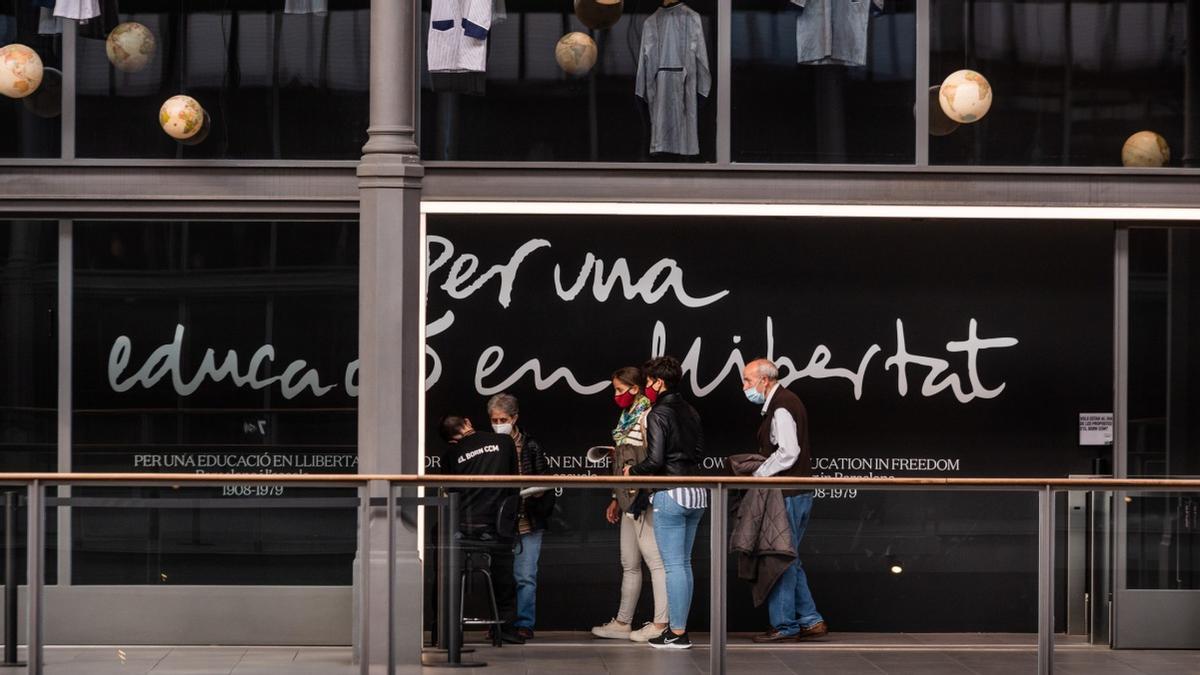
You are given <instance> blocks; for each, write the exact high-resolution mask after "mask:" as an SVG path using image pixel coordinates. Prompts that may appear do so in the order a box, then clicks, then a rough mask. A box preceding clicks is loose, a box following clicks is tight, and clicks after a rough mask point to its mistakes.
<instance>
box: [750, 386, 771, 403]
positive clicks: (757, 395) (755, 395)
mask: <svg viewBox="0 0 1200 675" xmlns="http://www.w3.org/2000/svg"><path fill="white" fill-rule="evenodd" d="M746 398H747V399H749V400H750V402H751V403H753V404H754V405H762V404H764V403H766V402H767V395H766V394H764V393H762V392H761V391H759V390H758V389H757V388H755V387H751V388H749V389H747V390H746Z"/></svg>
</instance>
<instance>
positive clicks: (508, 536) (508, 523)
mask: <svg viewBox="0 0 1200 675" xmlns="http://www.w3.org/2000/svg"><path fill="white" fill-rule="evenodd" d="M520 513H521V495H519V494H515V495H512V496H510V497H505V498H504V501H502V502H500V508H499V509H497V510H496V536H498V537H500V538H501V539H504V540H512V539H516V538H517V529H518V523H517V521H518V519H519V517H520Z"/></svg>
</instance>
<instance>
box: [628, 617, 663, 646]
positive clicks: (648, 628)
mask: <svg viewBox="0 0 1200 675" xmlns="http://www.w3.org/2000/svg"><path fill="white" fill-rule="evenodd" d="M662 632H663V629H661V628H656V627H655V626H654V622H653V621H647V622H646V623H645V624H644V625H642V627H641V628H639V629H637V630H635V631H633V632H631V633H630V634H629V639H630V640H633V641H634V642H649V641H650V638H652V637H658V636H659V635H662Z"/></svg>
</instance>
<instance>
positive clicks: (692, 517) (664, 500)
mask: <svg viewBox="0 0 1200 675" xmlns="http://www.w3.org/2000/svg"><path fill="white" fill-rule="evenodd" d="M703 517H704V509H685V508H684V507H682V506H680V505H679V504H678V503H677V502H676V501H675V500H674V499H672V498H671V495H670V494H668V493H667V492H657V493H655V494H654V538H655V539H657V540H658V552H659V554H660V555H662V560H663V567H664V568H666V571H667V614H668V615H669V616H670V620H671V628H672V629H673V630H686V629H687V620H688V613H689V612H690V611H691V610H692V588H693V586H694V585H695V581H694V580H693V578H692V544H694V543H696V529H697V528H698V527H699V526H700V519H701V518H703Z"/></svg>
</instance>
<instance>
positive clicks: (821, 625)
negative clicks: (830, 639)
mask: <svg viewBox="0 0 1200 675" xmlns="http://www.w3.org/2000/svg"><path fill="white" fill-rule="evenodd" d="M828 634H829V626H826V625H825V622H824V621H818V622H816V623H814V624H813V625H811V626H809V627H808V628H801V629H800V633H799V634H798V635H796V639H797V640H808V639H810V638H819V637H822V636H825V635H828Z"/></svg>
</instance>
